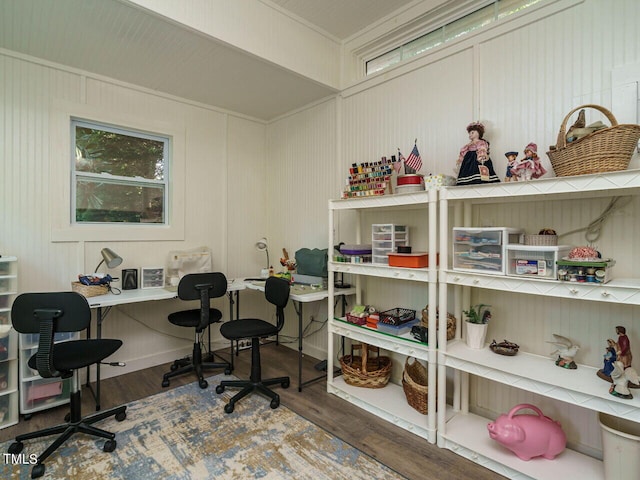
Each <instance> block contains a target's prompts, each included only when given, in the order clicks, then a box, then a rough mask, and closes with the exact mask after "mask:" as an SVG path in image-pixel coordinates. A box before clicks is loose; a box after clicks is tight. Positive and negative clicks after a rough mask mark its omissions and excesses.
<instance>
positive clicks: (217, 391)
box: [216, 385, 224, 394]
mask: <svg viewBox="0 0 640 480" xmlns="http://www.w3.org/2000/svg"><path fill="white" fill-rule="evenodd" d="M222 392H224V387H223V386H222V385H218V386H217V387H216V393H217V394H220V393H222Z"/></svg>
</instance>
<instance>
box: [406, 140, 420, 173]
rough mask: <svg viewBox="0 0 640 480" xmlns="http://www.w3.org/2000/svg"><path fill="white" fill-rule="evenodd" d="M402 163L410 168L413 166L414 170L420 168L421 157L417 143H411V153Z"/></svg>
mask: <svg viewBox="0 0 640 480" xmlns="http://www.w3.org/2000/svg"><path fill="white" fill-rule="evenodd" d="M404 164H405V165H406V166H408V167H410V168H413V169H414V170H415V171H418V170H420V169H421V168H422V158H420V152H418V145H417V144H414V145H413V150H411V154H410V155H409V157H408V158H407V159H406V160H405V161H404Z"/></svg>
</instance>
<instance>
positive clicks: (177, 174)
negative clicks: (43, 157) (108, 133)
mask: <svg viewBox="0 0 640 480" xmlns="http://www.w3.org/2000/svg"><path fill="white" fill-rule="evenodd" d="M73 119H82V120H85V121H87V122H89V123H95V124H96V125H112V126H114V125H117V126H119V127H121V128H122V129H123V130H125V131H126V130H127V129H130V130H133V131H137V132H154V133H156V134H157V135H159V136H161V137H167V138H169V139H170V152H169V155H170V158H171V168H170V171H169V173H167V172H165V174H166V175H168V178H166V182H167V188H166V194H167V195H168V198H167V200H166V202H165V223H164V224H158V223H156V224H145V223H140V224H137V223H135V224H134V223H121V222H113V223H88V222H75V208H74V210H73V215H72V214H71V212H72V203H73V201H72V198H73V194H75V187H74V186H72V182H74V181H75V177H74V176H73V174H72V170H74V168H73V167H72V164H71V162H70V161H69V150H70V147H73V148H74V149H75V144H73V145H71V138H72V136H71V132H70V129H71V122H72V120H73ZM182 122H183V121H182V120H180V119H176V120H170V121H163V120H159V119H156V118H150V117H144V118H143V117H140V116H136V115H128V114H121V113H120V112H113V111H110V110H108V109H105V108H102V107H98V106H93V105H85V104H77V103H69V102H65V101H60V100H54V101H53V103H52V108H51V116H50V126H51V130H50V132H49V134H50V142H49V149H50V155H49V158H50V165H49V169H50V171H49V174H50V175H49V178H50V179H51V180H50V183H49V191H50V202H49V206H50V218H51V241H53V242H78V241H101V242H107V241H163V240H184V239H185V225H184V218H185V211H184V207H185V202H184V198H185V161H186V159H185V131H184V124H183V123H182ZM45 176H46V175H45Z"/></svg>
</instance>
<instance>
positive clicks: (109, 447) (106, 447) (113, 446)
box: [102, 440, 118, 452]
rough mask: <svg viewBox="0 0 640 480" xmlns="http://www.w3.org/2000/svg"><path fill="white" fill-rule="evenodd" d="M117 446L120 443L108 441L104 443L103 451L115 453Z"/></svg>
mask: <svg viewBox="0 0 640 480" xmlns="http://www.w3.org/2000/svg"><path fill="white" fill-rule="evenodd" d="M117 445H118V443H117V442H116V441H115V440H107V441H106V442H104V447H102V450H103V451H105V452H113V451H114V450H115V449H116V446H117Z"/></svg>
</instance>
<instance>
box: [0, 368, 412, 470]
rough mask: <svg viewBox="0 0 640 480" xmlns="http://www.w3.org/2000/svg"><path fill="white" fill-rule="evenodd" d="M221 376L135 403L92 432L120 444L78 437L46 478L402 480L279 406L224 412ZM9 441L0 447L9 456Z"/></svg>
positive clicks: (264, 403)
mask: <svg viewBox="0 0 640 480" xmlns="http://www.w3.org/2000/svg"><path fill="white" fill-rule="evenodd" d="M223 378H225V379H229V378H232V377H229V376H224V375H216V376H214V377H211V378H209V379H208V382H209V385H210V386H209V388H207V389H205V390H202V389H200V388H199V387H198V384H197V383H196V382H194V383H191V384H189V385H185V386H182V387H178V388H175V389H173V390H168V391H166V392H163V393H160V394H157V395H154V396H152V397H148V398H145V399H143V400H140V401H137V402H133V403H131V404H129V405H128V407H127V418H126V419H125V420H124V421H123V422H118V421H116V420H115V419H114V418H110V419H107V420H104V421H102V422H100V423H98V424H97V425H96V426H98V427H100V428H104V429H105V430H109V431H112V432H115V433H116V440H117V442H118V446H117V448H116V450H115V451H114V452H112V453H105V452H103V451H102V445H103V444H104V440H102V439H93V438H90V437H88V436H85V435H82V434H76V435H74V436H73V437H72V439H70V440H68V441H67V442H66V443H65V444H64V445H63V447H61V448H60V449H58V450H57V451H56V452H55V453H54V454H53V455H52V456H51V457H49V458H48V459H47V460H46V461H45V465H46V472H45V476H44V477H43V478H51V479H71V478H72V479H74V480H82V479H87V480H95V479H122V480H150V479H153V480H165V479H176V480H177V479H185V480H186V479H209V478H211V479H214V478H215V479H251V478H259V479H286V480H292V479H295V480H298V479H313V480H319V479H327V480H336V479H363V480H364V479H366V480H373V479H402V478H404V477H402V476H401V475H399V474H397V473H396V472H394V471H392V470H391V469H389V468H387V467H386V466H384V465H382V464H381V463H379V462H378V461H376V460H375V459H374V458H372V457H370V456H368V455H366V454H364V453H363V452H361V451H359V450H358V449H356V448H354V447H352V446H351V445H349V444H347V443H345V442H343V441H342V440H340V439H338V438H336V437H334V436H333V435H331V434H330V433H328V432H327V431H325V430H323V429H322V428H320V427H318V426H316V425H315V424H313V423H311V422H309V421H308V420H306V419H304V418H303V417H301V416H299V415H297V414H296V413H294V412H292V411H291V410H289V409H288V408H286V407H284V406H282V405H281V406H280V407H279V408H277V409H275V410H272V409H271V408H270V406H269V401H268V400H267V399H265V398H264V397H262V396H261V395H258V394H254V395H251V396H249V397H247V398H245V399H243V400H242V401H240V402H238V403H237V404H236V405H235V410H234V412H233V413H231V414H226V413H224V411H223V408H224V405H225V403H226V401H227V400H228V399H229V398H230V397H231V396H232V395H233V393H234V392H235V391H237V390H236V389H227V390H226V391H225V392H224V393H223V394H222V395H218V394H216V393H215V385H217V384H218V383H219V382H220V380H222V379H223ZM51 441H52V440H51V438H50V439H48V441H46V442H44V441H37V442H35V441H27V442H25V447H24V450H23V451H22V453H23V454H25V455H29V454H31V453H37V454H39V453H40V452H42V451H43V450H44V449H45V448H46V446H47V445H49V443H50V442H51ZM10 443H11V442H4V443H2V444H0V453H3V454H4V453H5V452H7V448H8V447H9V445H10ZM2 458H3V460H4V461H0V478H20V479H28V478H30V474H31V466H30V465H11V459H10V458H7V456H5V455H2Z"/></svg>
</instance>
